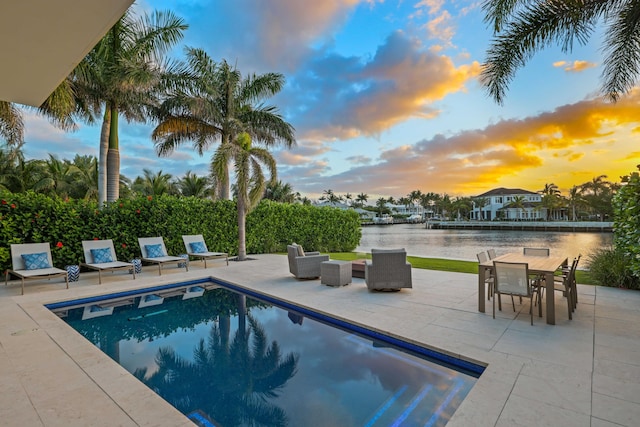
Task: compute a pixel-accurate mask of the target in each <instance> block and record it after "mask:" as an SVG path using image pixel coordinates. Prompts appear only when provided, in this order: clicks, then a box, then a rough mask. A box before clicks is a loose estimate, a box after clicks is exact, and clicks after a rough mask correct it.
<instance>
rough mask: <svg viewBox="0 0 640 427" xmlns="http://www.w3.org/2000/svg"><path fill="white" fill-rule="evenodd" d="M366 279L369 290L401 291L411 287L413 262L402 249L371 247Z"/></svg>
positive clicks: (365, 267)
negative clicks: (409, 260) (408, 259)
mask: <svg viewBox="0 0 640 427" xmlns="http://www.w3.org/2000/svg"><path fill="white" fill-rule="evenodd" d="M364 281H365V283H366V284H367V288H369V290H378V291H399V290H400V289H402V288H411V287H413V286H412V282H411V264H410V263H409V262H407V252H406V251H405V250H404V248H402V249H371V261H369V260H367V262H366V264H365V266H364Z"/></svg>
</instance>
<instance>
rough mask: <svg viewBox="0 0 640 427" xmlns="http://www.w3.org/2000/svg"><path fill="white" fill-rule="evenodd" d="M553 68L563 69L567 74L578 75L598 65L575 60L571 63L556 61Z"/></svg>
mask: <svg viewBox="0 0 640 427" xmlns="http://www.w3.org/2000/svg"><path fill="white" fill-rule="evenodd" d="M553 66H554V67H556V68H564V71H566V72H568V73H579V72H581V71H584V70H587V69H589V68H594V67H597V66H598V64H596V63H595V62H589V61H580V60H576V61H573V62H567V61H557V62H554V63H553Z"/></svg>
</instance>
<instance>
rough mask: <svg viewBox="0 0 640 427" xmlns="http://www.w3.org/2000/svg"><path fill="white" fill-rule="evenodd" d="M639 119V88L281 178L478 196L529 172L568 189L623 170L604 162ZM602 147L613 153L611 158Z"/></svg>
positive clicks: (307, 188)
mask: <svg viewBox="0 0 640 427" xmlns="http://www.w3.org/2000/svg"><path fill="white" fill-rule="evenodd" d="M638 117H640V91H636V92H633V93H632V94H630V95H629V96H627V97H625V98H623V99H622V100H620V101H619V102H618V103H616V104H611V103H608V102H605V101H603V100H601V99H586V100H583V101H580V102H577V103H574V104H568V105H563V106H560V107H558V108H556V109H555V110H553V111H550V112H544V113H541V114H538V115H536V116H531V117H527V118H524V119H508V120H501V121H498V122H496V123H493V124H491V125H489V126H487V127H485V128H483V129H472V130H465V131H461V132H458V133H455V134H452V135H442V134H439V135H435V136H433V137H431V138H425V139H422V140H420V141H417V142H415V143H414V144H407V145H403V146H401V147H395V148H391V149H388V150H385V151H382V152H381V154H380V158H379V161H378V162H376V163H371V164H364V165H359V166H356V167H354V168H352V169H351V170H348V171H345V172H342V173H339V174H335V175H332V176H326V177H322V178H321V179H319V178H315V179H314V180H301V181H296V179H295V177H294V176H293V175H288V176H286V178H285V177H283V179H284V180H285V181H287V179H290V181H288V182H291V183H292V184H293V185H294V187H295V188H296V190H297V191H301V192H303V193H307V194H319V193H321V192H322V190H323V189H324V188H332V189H333V190H334V191H336V192H351V193H359V192H362V191H368V192H370V193H372V194H375V195H382V196H394V197H397V196H402V195H405V194H408V193H409V192H410V191H412V190H415V189H421V190H422V191H434V192H438V193H445V192H446V193H449V194H451V195H461V194H466V195H474V194H479V193H482V192H484V191H486V190H488V189H491V188H493V187H495V186H504V185H505V184H504V183H505V182H508V181H509V180H510V179H511V180H514V181H515V180H516V178H520V179H522V178H527V179H528V180H529V181H528V182H529V184H528V186H529V187H531V188H537V187H540V188H542V186H543V185H544V183H545V182H555V181H558V182H556V184H558V185H559V186H560V185H565V186H567V187H569V186H571V185H575V184H580V183H581V182H576V181H575V179H577V177H580V179H582V178H584V177H589V176H591V175H593V172H592V171H593V170H596V169H597V170H598V171H601V173H605V174H610V175H612V176H618V175H621V173H618V172H610V171H608V170H607V168H606V166H605V163H603V160H604V159H605V158H606V159H607V161H606V164H608V163H609V162H615V153H616V152H624V151H623V150H620V149H617V148H616V147H621V146H622V145H621V144H625V143H628V142H627V141H626V138H625V133H624V132H623V131H622V130H624V129H627V132H629V133H630V132H631V131H632V129H634V128H635V127H637V126H638V122H639V121H640V119H638ZM603 150H607V151H608V152H609V153H608V154H607V155H606V156H605V155H604V154H602V151H603ZM598 153H601V154H598ZM587 157H589V158H593V159H591V160H590V161H591V162H592V163H586V162H585V161H586V158H587ZM629 157H631V159H629ZM620 158H621V160H625V161H627V162H628V161H629V160H634V158H635V159H637V158H638V157H637V153H636V156H626V155H625V154H620ZM579 159H580V160H581V161H580V162H578V161H577V160H579ZM593 162H595V163H593ZM543 170H544V171H545V172H543V173H540V172H536V171H543ZM599 173H600V172H599ZM530 177H531V178H530Z"/></svg>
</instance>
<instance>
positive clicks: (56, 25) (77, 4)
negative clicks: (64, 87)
mask: <svg viewBox="0 0 640 427" xmlns="http://www.w3.org/2000/svg"><path fill="white" fill-rule="evenodd" d="M133 1H134V0H0V100H1V101H9V102H16V103H20V104H26V105H32V106H34V107H37V106H39V105H41V104H42V103H43V102H44V101H45V100H46V99H47V97H48V96H49V95H50V94H51V92H53V90H54V89H55V88H56V87H57V86H58V85H59V84H60V82H62V81H63V80H64V79H65V78H66V77H67V76H68V75H69V74H70V73H71V71H72V70H73V69H74V68H75V67H76V65H78V63H79V62H80V61H81V60H82V58H84V57H85V55H86V54H87V53H88V52H89V51H90V50H91V48H93V47H94V46H95V45H96V44H97V43H98V42H99V41H100V39H101V38H102V37H103V36H104V35H105V34H106V33H107V31H108V30H109V29H110V28H111V27H112V26H113V25H114V24H115V23H116V22H117V21H118V19H120V18H121V17H122V15H124V13H125V12H126V10H127V9H128V8H129V6H131V4H132V3H133Z"/></svg>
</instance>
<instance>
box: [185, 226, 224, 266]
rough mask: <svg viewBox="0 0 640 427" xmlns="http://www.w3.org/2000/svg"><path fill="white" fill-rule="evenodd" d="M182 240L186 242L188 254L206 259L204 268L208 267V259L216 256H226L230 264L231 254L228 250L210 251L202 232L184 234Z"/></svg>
mask: <svg viewBox="0 0 640 427" xmlns="http://www.w3.org/2000/svg"><path fill="white" fill-rule="evenodd" d="M182 241H183V242H184V248H185V249H186V251H187V255H189V256H192V257H194V258H200V259H202V260H204V268H207V260H208V259H215V258H224V259H225V260H226V261H227V265H229V254H227V253H226V252H210V251H209V249H207V244H206V243H205V241H204V238H203V237H202V234H191V235H185V236H182Z"/></svg>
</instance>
